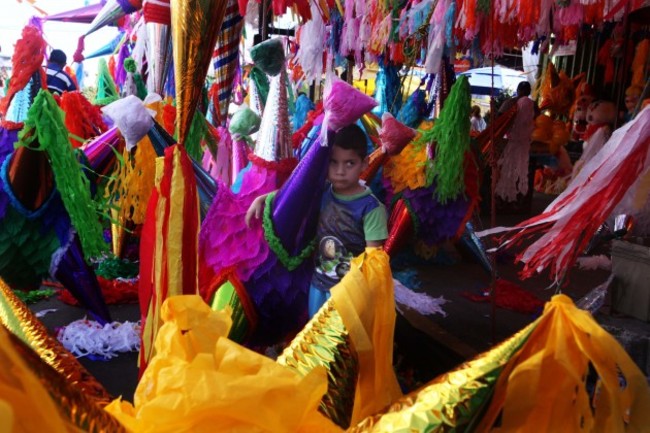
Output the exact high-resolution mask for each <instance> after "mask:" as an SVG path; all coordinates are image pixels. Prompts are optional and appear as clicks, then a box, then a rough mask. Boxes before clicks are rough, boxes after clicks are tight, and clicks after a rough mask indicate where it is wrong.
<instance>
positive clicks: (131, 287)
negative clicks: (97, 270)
mask: <svg viewBox="0 0 650 433" xmlns="http://www.w3.org/2000/svg"><path fill="white" fill-rule="evenodd" d="M97 281H98V282H99V287H100V288H101V290H102V295H103V296H104V300H105V301H106V303H107V304H111V305H117V304H134V303H136V302H138V287H139V285H138V280H137V279H135V280H107V279H106V278H102V277H99V276H98V277H97ZM58 298H59V300H60V301H61V302H65V303H66V304H68V305H79V302H77V300H76V299H75V298H74V297H73V296H72V295H71V294H70V292H68V291H67V290H60V291H59V294H58Z"/></svg>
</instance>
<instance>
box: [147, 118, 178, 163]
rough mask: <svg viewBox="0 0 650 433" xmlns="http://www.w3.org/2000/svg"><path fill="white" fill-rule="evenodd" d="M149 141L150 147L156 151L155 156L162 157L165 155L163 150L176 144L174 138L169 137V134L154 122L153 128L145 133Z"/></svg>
mask: <svg viewBox="0 0 650 433" xmlns="http://www.w3.org/2000/svg"><path fill="white" fill-rule="evenodd" d="M147 135H148V136H149V140H151V145H152V146H153V148H154V150H155V151H156V155H158V156H163V155H164V154H165V148H167V147H169V146H173V145H174V144H176V140H175V139H174V137H172V136H171V135H169V133H168V132H167V131H166V130H165V128H163V127H162V125H160V124H159V123H158V122H155V121H154V124H153V127H152V128H151V129H150V130H149V132H147Z"/></svg>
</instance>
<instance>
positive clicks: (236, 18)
mask: <svg viewBox="0 0 650 433" xmlns="http://www.w3.org/2000/svg"><path fill="white" fill-rule="evenodd" d="M243 26H244V21H243V19H242V17H241V15H239V8H238V5H237V0H228V4H227V6H226V13H225V17H224V19H223V24H222V25H221V30H220V31H219V34H218V35H217V45H216V48H215V50H214V53H213V54H212V64H213V66H214V76H215V80H214V84H213V85H214V86H215V90H214V93H213V95H214V96H213V101H212V102H213V104H214V111H215V114H216V120H217V122H216V124H219V125H222V126H225V125H226V120H227V118H228V107H229V106H230V96H231V95H232V90H233V84H234V81H235V75H236V73H237V70H238V69H239V43H240V40H241V34H242V29H243Z"/></svg>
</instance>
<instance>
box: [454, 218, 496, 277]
mask: <svg viewBox="0 0 650 433" xmlns="http://www.w3.org/2000/svg"><path fill="white" fill-rule="evenodd" d="M459 241H460V242H461V244H463V245H464V246H465V247H466V248H467V250H468V251H469V252H470V253H471V254H472V255H473V256H474V258H475V259H476V260H477V261H478V262H479V263H480V264H481V266H482V267H483V269H485V271H486V272H487V273H489V274H492V262H490V258H489V257H488V255H487V252H486V251H485V246H484V245H483V242H481V239H480V238H479V237H478V236H476V232H475V231H474V226H473V225H472V223H471V222H469V221H468V222H467V223H465V230H464V231H463V234H462V235H461V236H460V239H459Z"/></svg>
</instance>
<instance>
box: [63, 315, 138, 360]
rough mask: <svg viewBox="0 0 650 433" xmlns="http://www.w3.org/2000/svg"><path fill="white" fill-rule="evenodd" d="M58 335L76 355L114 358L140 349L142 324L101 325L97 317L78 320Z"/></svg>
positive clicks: (106, 358) (65, 327) (65, 345)
mask: <svg viewBox="0 0 650 433" xmlns="http://www.w3.org/2000/svg"><path fill="white" fill-rule="evenodd" d="M56 338H57V339H58V340H59V341H60V342H61V344H63V347H65V348H66V349H68V350H69V351H70V352H71V353H72V354H73V355H74V356H76V357H77V358H82V357H84V356H94V357H99V358H101V359H105V360H108V359H112V358H115V357H116V356H118V355H119V354H120V353H124V352H134V351H137V350H140V325H139V324H138V323H132V322H128V321H127V322H124V323H120V322H113V323H107V324H105V325H103V326H102V325H100V324H99V323H97V322H95V321H94V320H87V319H81V320H75V321H74V322H72V323H69V324H68V325H66V326H63V327H61V328H59V330H58V331H57V335H56Z"/></svg>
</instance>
